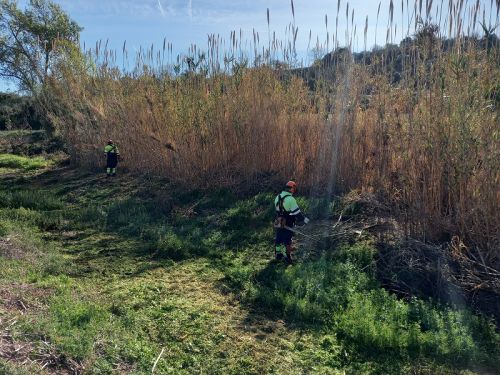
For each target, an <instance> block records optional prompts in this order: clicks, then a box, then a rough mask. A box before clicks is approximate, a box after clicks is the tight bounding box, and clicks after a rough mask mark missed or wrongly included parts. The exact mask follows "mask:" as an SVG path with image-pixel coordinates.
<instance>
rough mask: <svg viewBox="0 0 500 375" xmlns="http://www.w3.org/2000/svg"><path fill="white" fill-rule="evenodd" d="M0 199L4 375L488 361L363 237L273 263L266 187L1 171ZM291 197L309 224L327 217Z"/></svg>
mask: <svg viewBox="0 0 500 375" xmlns="http://www.w3.org/2000/svg"><path fill="white" fill-rule="evenodd" d="M0 192H1V194H2V199H0V235H1V240H0V259H1V261H2V267H0V295H1V296H2V299H1V302H0V331H1V334H2V335H1V337H2V339H1V341H0V373H2V372H3V373H20V374H24V373H28V374H29V373H34V372H36V373H38V372H42V373H43V371H46V372H47V373H57V372H58V371H60V372H63V371H65V370H74V371H81V372H83V373H89V374H111V373H120V374H121V373H135V374H142V373H151V370H152V367H153V365H154V364H155V361H156V360H157V359H158V358H159V359H158V361H157V363H156V368H155V373H162V374H169V373H172V374H183V373H185V374H191V373H226V374H262V373H281V374H294V373H295V374H299V373H300V374H302V373H315V374H327V373H328V374H337V373H338V374H342V373H344V371H346V372H347V373H356V374H358V373H366V374H372V373H380V374H382V373H391V374H397V373H421V374H425V373H427V374H431V373H432V374H434V373H442V374H452V373H453V374H455V373H462V374H470V373H474V372H477V373H482V372H483V371H488V370H489V371H490V372H491V371H493V372H494V369H495V368H498V366H499V365H500V362H499V358H500V357H499V347H500V345H499V336H498V334H496V333H495V331H494V328H493V326H492V325H490V324H489V323H488V322H486V321H485V320H482V319H480V318H478V317H476V316H474V315H472V314H470V313H468V312H467V311H464V310H456V309H452V308H450V307H444V306H439V305H437V304H434V303H432V302H430V301H423V300H418V299H411V300H406V301H403V300H399V299H397V298H395V297H394V296H393V295H391V294H390V293H388V292H387V291H385V290H383V289H382V288H381V287H380V285H379V283H378V281H377V279H376V277H375V267H376V265H375V262H374V259H375V256H376V249H375V247H374V245H373V243H374V241H373V239H372V238H371V237H370V235H368V234H367V235H362V236H356V237H355V238H353V239H346V240H345V241H343V243H341V244H337V245H335V246H334V247H333V246H332V247H331V248H325V249H323V250H324V251H320V252H318V251H317V250H318V248H316V249H314V250H316V251H317V252H318V253H319V254H320V255H317V256H308V257H304V258H305V259H307V260H304V261H303V262H299V263H298V264H297V265H295V266H293V267H288V268H287V267H285V266H284V265H283V264H276V263H274V262H270V258H271V256H272V236H273V233H272V229H271V228H270V225H269V222H270V220H271V218H272V215H273V208H272V206H271V205H270V201H271V199H272V194H271V193H269V194H258V195H255V196H251V197H248V198H246V199H237V197H235V196H234V195H233V194H231V193H230V192H227V191H224V190H222V191H216V192H212V193H201V192H197V191H192V192H186V191H183V190H181V189H178V188H175V187H173V186H170V185H169V184H166V183H162V182H157V181H146V180H140V179H135V180H132V179H130V178H127V177H118V178H116V179H111V180H106V179H105V178H103V176H97V175H83V174H79V173H77V172H76V171H70V170H61V169H59V170H54V171H48V172H46V173H44V174H39V175H26V174H24V175H20V176H18V177H15V176H13V175H12V174H9V175H5V176H3V177H1V179H0ZM299 203H300V204H301V205H302V206H304V207H307V208H308V209H309V212H310V213H311V216H312V218H315V215H316V212H317V211H318V212H319V211H322V213H324V212H325V209H324V207H325V205H324V204H323V202H318V201H315V200H312V199H301V200H300V202H299ZM326 207H328V209H327V210H326V211H327V213H329V214H331V215H332V216H334V215H336V214H338V213H339V210H342V209H343V208H344V207H343V206H342V202H332V204H330V205H326ZM358 237H359V238H358ZM312 250H313V248H312V245H309V246H306V245H305V244H304V245H303V246H301V248H300V252H302V254H305V253H309V252H311V251H312ZM160 353H161V356H160ZM159 356H160V357H159ZM44 366H45V367H44ZM42 367H44V369H43V371H42V370H41V368H42Z"/></svg>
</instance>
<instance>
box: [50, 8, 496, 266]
mask: <svg viewBox="0 0 500 375" xmlns="http://www.w3.org/2000/svg"><path fill="white" fill-rule="evenodd" d="M423 5H425V6H423ZM291 6H292V14H293V18H294V19H295V9H294V7H293V2H292V3H291ZM343 6H344V5H343V4H341V1H340V0H339V1H338V6H337V18H336V27H335V34H334V35H333V36H332V40H333V45H334V46H335V50H334V51H332V52H331V53H329V54H328V55H326V56H325V58H323V59H321V60H318V61H316V62H315V64H314V66H313V67H311V68H301V69H299V68H295V67H294V65H295V63H296V53H295V51H296V48H295V43H296V40H297V35H298V34H297V29H296V26H295V23H292V24H291V25H290V29H289V31H290V33H289V39H288V40H286V41H277V40H276V39H275V36H273V37H271V31H270V30H269V32H268V39H269V40H268V41H263V40H262V39H261V36H260V35H259V34H258V33H257V32H254V34H253V39H252V40H251V41H250V42H249V44H250V47H248V49H245V47H244V46H245V45H246V44H245V43H246V42H245V41H244V40H243V39H242V32H241V30H240V32H239V33H238V32H237V31H234V32H232V33H231V36H230V39H229V41H224V40H223V39H222V38H220V36H215V35H211V36H209V39H208V50H207V51H201V50H200V49H199V48H198V47H197V46H195V45H193V46H191V48H190V50H189V53H188V54H187V55H186V56H177V57H174V56H173V54H172V47H171V44H170V43H167V42H166V41H165V42H164V43H163V48H162V50H160V51H155V49H154V46H150V47H148V48H147V49H141V50H140V51H139V53H138V56H137V57H136V59H135V67H134V69H133V70H132V71H130V72H128V73H124V71H123V70H119V69H117V68H114V67H113V66H116V60H117V58H116V56H117V54H116V52H113V51H109V50H108V49H107V48H106V46H105V47H104V49H103V48H102V44H101V43H98V44H97V45H96V47H95V49H93V50H91V51H89V52H88V53H87V54H86V55H85V57H84V58H80V59H79V60H78V61H77V63H72V64H67V63H65V64H61V66H60V67H59V73H60V79H57V80H56V79H54V80H53V81H52V82H51V84H52V92H53V95H54V101H53V106H54V108H53V118H52V119H53V121H54V122H55V123H56V124H58V125H59V129H60V131H61V132H62V134H63V135H64V137H65V138H66V139H67V140H68V142H69V144H70V153H71V157H72V160H73V162H74V163H75V164H77V165H80V166H82V167H85V168H96V167H99V166H100V165H101V164H102V147H103V145H104V144H105V141H106V140H107V139H108V138H113V139H115V140H116V142H117V143H118V145H119V146H120V148H121V151H122V154H123V155H124V157H125V160H124V162H123V164H125V165H126V166H127V167H128V168H129V169H131V170H134V171H137V172H140V173H147V174H155V175H160V176H165V177H168V178H170V179H172V180H176V181H178V182H180V183H184V184H187V185H200V186H204V185H206V184H207V181H209V184H210V186H221V185H225V186H236V184H237V183H241V182H247V183H254V182H255V178H257V176H259V175H262V174H264V173H265V174H273V175H276V176H277V177H280V178H281V179H282V180H285V179H287V178H290V177H291V176H294V177H295V178H296V179H298V180H299V181H300V184H301V186H303V187H305V188H309V189H311V191H315V192H316V193H324V194H331V193H332V192H345V191H348V190H350V189H360V190H368V191H376V192H379V193H382V194H384V195H385V196H387V197H388V199H390V200H391V201H392V202H394V203H395V204H397V205H398V207H400V209H401V211H402V212H403V213H404V215H405V216H406V218H407V221H406V223H407V231H408V233H410V234H412V235H419V236H423V237H425V238H426V239H428V240H442V239H451V237H452V236H459V238H460V239H462V240H463V241H465V242H466V243H468V244H470V245H471V246H474V247H476V248H478V249H482V251H483V255H484V256H485V257H486V258H488V262H491V264H493V263H495V262H498V251H497V250H498V248H499V247H500V233H499V229H498V228H500V215H499V214H498V207H500V191H499V188H498V186H499V176H500V162H499V160H500V142H499V139H500V126H499V116H498V115H499V105H500V103H499V95H500V94H499V91H500V86H499V83H498V82H500V67H499V63H498V61H500V52H499V45H498V38H497V37H496V35H495V34H494V31H491V32H490V34H489V35H486V36H484V37H482V38H481V37H478V36H469V35H466V34H465V31H466V29H468V30H469V31H471V30H472V31H474V30H477V29H478V25H477V22H479V16H478V15H479V14H480V11H481V7H480V6H479V5H477V4H475V5H473V6H472V7H471V8H470V9H465V5H464V4H463V2H459V3H458V4H453V2H450V4H449V7H448V9H446V4H445V3H444V2H443V1H442V2H441V4H440V5H438V6H437V8H434V7H433V2H432V1H426V2H425V4H423V2H422V1H420V2H416V3H415V7H413V8H412V7H411V6H409V4H408V2H406V4H405V2H401V18H402V25H399V29H398V25H397V22H396V20H395V17H396V14H397V12H396V10H395V6H394V4H393V2H392V1H391V3H390V8H389V24H388V25H387V38H386V40H387V42H389V41H390V40H393V38H394V37H396V36H397V33H398V30H403V27H404V26H406V28H407V30H405V31H401V33H402V34H403V35H404V34H405V33H406V35H409V36H411V38H410V37H408V38H406V39H404V40H403V41H402V42H401V43H400V45H399V46H393V45H392V46H391V45H388V46H386V48H384V49H377V50H373V51H372V52H368V51H365V52H364V53H362V54H357V55H353V54H352V52H351V49H352V43H353V41H354V40H356V38H357V35H356V34H357V28H356V27H355V26H354V11H353V10H352V9H351V11H350V10H349V4H348V3H347V4H346V5H345V13H346V18H347V21H348V24H349V23H350V24H351V26H350V27H349V28H348V30H346V43H347V45H346V47H345V48H338V46H339V37H338V32H337V31H338V17H339V11H340V12H342V10H341V8H342V7H343ZM433 9H436V15H437V14H439V18H440V19H441V18H442V17H444V18H443V20H444V22H443V23H442V24H443V25H445V28H444V29H441V32H443V33H447V34H448V35H444V34H440V29H439V28H438V27H436V26H435V25H434V24H432V23H431V13H432V11H433ZM497 9H498V8H497ZM379 11H380V7H379ZM405 12H406V17H404V15H405ZM466 12H469V13H467V14H469V17H468V18H466V17H465V14H466ZM378 16H379V14H378V13H377V17H376V23H377V27H378V26H379V21H378V18H379V17H378ZM267 17H268V22H270V21H269V20H270V14H269V10H268V13H267ZM405 18H406V24H405ZM483 18H484V17H483ZM497 19H498V12H497ZM464 20H468V22H469V25H467V28H466V25H464V22H465V21H464ZM349 21H350V22H349ZM325 25H326V28H327V32H328V20H327V18H325ZM403 25H404V26H403ZM411 25H415V30H410V27H411ZM367 30H368V17H367V18H366V20H365V25H364V39H365V41H366V37H367V35H366V34H367ZM238 35H239V38H238ZM273 35H274V34H273ZM309 35H310V34H309ZM327 35H329V34H327ZM447 37H448V38H447ZM328 38H329V36H328ZM449 38H452V39H449ZM310 41H311V36H310V37H309V42H310ZM365 44H366V42H365ZM324 45H325V46H329V43H328V41H327V42H326V43H325V44H324ZM224 46H225V47H224ZM318 46H319V42H318ZM485 46H486V47H485ZM224 48H225V49H224ZM122 55H123V56H124V57H123V61H122V64H123V66H125V65H128V61H127V62H126V61H125V60H127V51H126V43H124V45H123V51H122ZM277 56H281V57H282V59H281V60H280V61H277V60H276V57H277Z"/></svg>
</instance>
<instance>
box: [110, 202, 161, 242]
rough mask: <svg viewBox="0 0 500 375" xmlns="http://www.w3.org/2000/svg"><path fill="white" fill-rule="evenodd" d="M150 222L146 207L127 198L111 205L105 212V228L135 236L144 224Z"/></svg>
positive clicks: (139, 232)
mask: <svg viewBox="0 0 500 375" xmlns="http://www.w3.org/2000/svg"><path fill="white" fill-rule="evenodd" d="M151 220H152V218H151V216H150V214H149V211H148V207H146V205H145V204H144V203H142V202H140V201H138V200H136V199H133V198H129V199H126V200H123V201H119V202H116V203H114V204H113V205H111V206H110V207H109V209H108V211H107V222H106V223H107V228H108V229H113V230H119V231H120V232H121V233H124V234H127V235H131V236H137V235H140V234H141V231H142V228H143V227H144V225H145V224H148V223H150V222H151Z"/></svg>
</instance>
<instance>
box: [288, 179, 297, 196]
mask: <svg viewBox="0 0 500 375" xmlns="http://www.w3.org/2000/svg"><path fill="white" fill-rule="evenodd" d="M286 188H287V190H290V193H292V194H294V193H296V192H297V184H296V183H295V181H288V182H287V183H286Z"/></svg>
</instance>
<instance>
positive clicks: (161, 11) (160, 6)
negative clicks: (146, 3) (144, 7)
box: [158, 0, 165, 17]
mask: <svg viewBox="0 0 500 375" xmlns="http://www.w3.org/2000/svg"><path fill="white" fill-rule="evenodd" d="M158 9H159V11H160V13H161V15H162V17H165V10H164V9H163V6H162V5H161V0H158Z"/></svg>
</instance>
